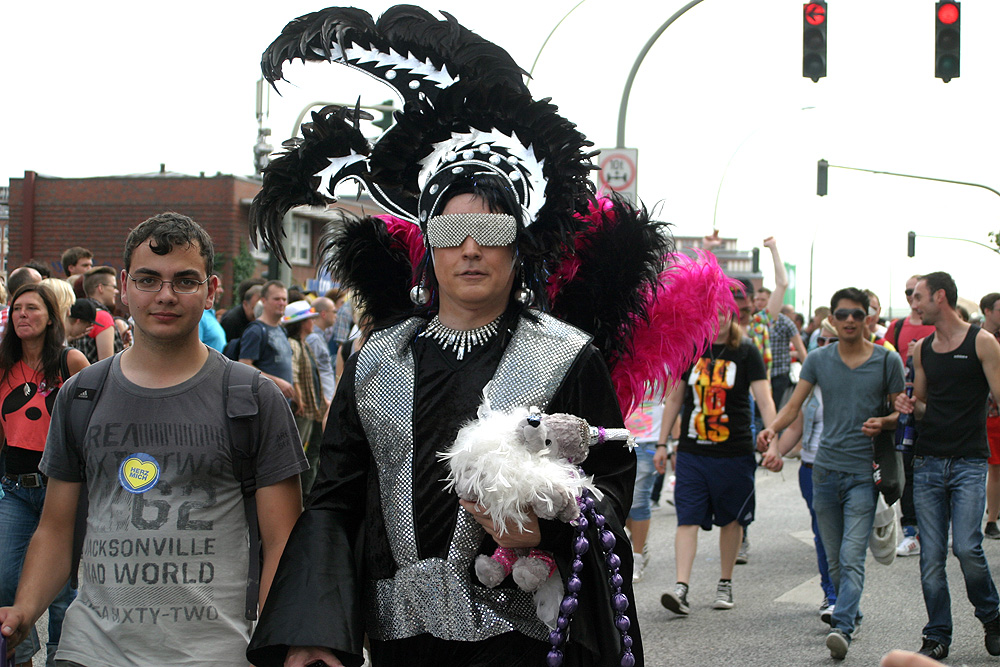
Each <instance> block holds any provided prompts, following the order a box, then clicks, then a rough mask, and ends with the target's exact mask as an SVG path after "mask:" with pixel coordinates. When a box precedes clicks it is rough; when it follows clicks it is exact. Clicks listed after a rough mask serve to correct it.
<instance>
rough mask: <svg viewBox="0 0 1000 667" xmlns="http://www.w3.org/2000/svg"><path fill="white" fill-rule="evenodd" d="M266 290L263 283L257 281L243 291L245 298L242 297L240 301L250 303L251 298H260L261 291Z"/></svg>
mask: <svg viewBox="0 0 1000 667" xmlns="http://www.w3.org/2000/svg"><path fill="white" fill-rule="evenodd" d="M263 291H264V285H263V283H257V284H256V285H250V286H249V287H247V288H246V291H244V292H243V298H242V299H240V303H241V304H242V303H249V302H250V299H252V298H254V297H257V298H260V293H261V292H263Z"/></svg>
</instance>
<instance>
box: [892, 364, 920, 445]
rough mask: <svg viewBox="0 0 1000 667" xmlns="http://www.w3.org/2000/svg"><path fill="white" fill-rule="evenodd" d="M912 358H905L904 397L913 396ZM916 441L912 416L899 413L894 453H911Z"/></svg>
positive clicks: (914, 422)
mask: <svg viewBox="0 0 1000 667" xmlns="http://www.w3.org/2000/svg"><path fill="white" fill-rule="evenodd" d="M913 374H914V371H913V357H911V356H909V355H907V357H906V396H907V397H908V398H910V397H912V396H913ZM916 440H917V429H916V421H915V420H914V419H913V415H912V414H904V413H902V412H901V413H899V423H897V424H896V451H899V452H908V453H909V452H913V443H914V442H916Z"/></svg>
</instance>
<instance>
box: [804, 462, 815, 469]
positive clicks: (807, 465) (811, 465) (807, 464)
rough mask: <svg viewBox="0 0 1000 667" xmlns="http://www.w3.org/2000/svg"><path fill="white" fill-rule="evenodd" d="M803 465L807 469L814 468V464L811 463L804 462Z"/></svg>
mask: <svg viewBox="0 0 1000 667" xmlns="http://www.w3.org/2000/svg"><path fill="white" fill-rule="evenodd" d="M802 465H804V466H805V467H807V468H812V467H813V464H811V463H806V462H805V461H803V462H802Z"/></svg>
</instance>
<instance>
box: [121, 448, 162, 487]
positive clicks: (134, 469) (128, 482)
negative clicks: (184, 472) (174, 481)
mask: <svg viewBox="0 0 1000 667" xmlns="http://www.w3.org/2000/svg"><path fill="white" fill-rule="evenodd" d="M158 481H160V464H159V463H157V462H156V459H154V458H153V457H152V456H150V455H149V454H131V455H129V456H127V457H126V458H125V460H124V461H122V464H121V467H120V468H118V482H119V484H121V485H122V488H123V489H125V490H126V491H128V492H129V493H145V492H146V491H149V490H150V489H151V488H153V487H154V486H156V483H157V482H158Z"/></svg>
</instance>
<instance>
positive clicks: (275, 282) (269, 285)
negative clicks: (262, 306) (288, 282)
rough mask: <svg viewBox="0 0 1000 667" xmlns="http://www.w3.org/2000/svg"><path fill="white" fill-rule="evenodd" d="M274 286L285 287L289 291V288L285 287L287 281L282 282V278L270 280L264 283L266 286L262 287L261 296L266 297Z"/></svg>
mask: <svg viewBox="0 0 1000 667" xmlns="http://www.w3.org/2000/svg"><path fill="white" fill-rule="evenodd" d="M272 287H277V288H278V289H283V290H285V291H286V292H287V291H288V288H287V287H285V283H283V282H281V281H280V280H268V281H267V282H266V283H264V286H263V287H261V288H260V298H261V299H266V298H267V293H268V292H269V291H270V290H271V288H272Z"/></svg>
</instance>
